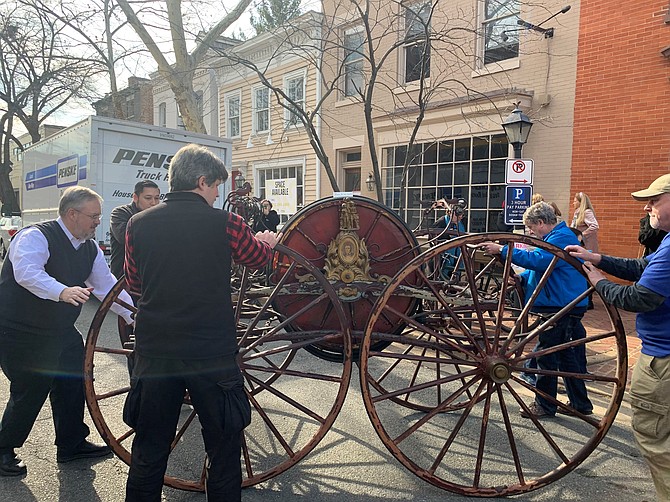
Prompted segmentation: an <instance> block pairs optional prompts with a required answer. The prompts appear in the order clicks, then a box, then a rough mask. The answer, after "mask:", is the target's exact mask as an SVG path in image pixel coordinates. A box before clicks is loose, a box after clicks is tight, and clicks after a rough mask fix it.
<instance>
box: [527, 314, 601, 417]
mask: <svg viewBox="0 0 670 502" xmlns="http://www.w3.org/2000/svg"><path fill="white" fill-rule="evenodd" d="M581 321H582V315H568V316H564V317H563V318H562V319H560V320H559V321H558V322H557V323H556V325H555V326H554V327H552V328H551V329H549V330H547V331H545V332H543V333H540V336H539V342H538V344H537V350H543V349H547V348H550V347H554V346H556V345H560V344H563V343H567V342H569V341H571V340H572V339H573V333H574V332H579V326H581ZM581 329H584V328H583V326H582V327H581ZM577 336H579V334H578V335H577ZM536 359H537V367H538V368H539V369H542V370H549V371H556V370H560V371H565V372H568V373H584V372H585V371H582V369H581V368H580V364H579V362H578V361H577V354H576V353H575V350H573V349H565V350H561V351H558V352H554V353H551V354H545V355H543V356H539V357H537V358H536ZM535 387H536V388H537V389H538V390H541V391H542V392H545V393H546V394H548V395H550V396H552V397H554V398H555V397H556V391H557V387H558V378H557V377H556V376H554V375H537V382H536V384H535ZM565 390H566V392H567V394H568V398H569V399H570V404H571V405H572V407H573V408H575V409H576V410H577V411H579V412H589V411H593V405H592V404H591V401H590V400H589V397H588V394H587V392H586V384H585V383H584V380H581V379H579V378H565ZM535 401H536V402H537V403H538V404H539V405H540V406H542V408H544V409H545V410H546V411H547V412H548V413H551V414H554V413H556V404H555V403H553V402H550V401H549V400H547V399H545V398H544V397H542V396H540V395H538V396H536V398H535Z"/></svg>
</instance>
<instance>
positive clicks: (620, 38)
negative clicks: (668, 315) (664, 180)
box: [571, 0, 670, 257]
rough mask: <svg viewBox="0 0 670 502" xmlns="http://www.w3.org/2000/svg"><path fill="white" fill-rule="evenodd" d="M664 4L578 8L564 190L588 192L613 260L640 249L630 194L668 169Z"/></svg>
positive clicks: (669, 32)
mask: <svg viewBox="0 0 670 502" xmlns="http://www.w3.org/2000/svg"><path fill="white" fill-rule="evenodd" d="M669 3H670V2H669V1H668V0H636V1H635V2H616V3H615V4H613V3H612V2H582V4H581V19H580V28H579V54H578V58H577V84H576V95H575V123H574V129H573V150H572V180H571V192H572V194H574V193H576V192H579V191H583V192H585V193H587V194H588V195H589V197H590V198H591V200H592V202H593V205H594V208H595V212H596V216H597V218H598V222H599V224H600V233H599V239H600V248H601V250H602V251H603V252H604V253H607V254H612V255H615V256H628V257H634V256H637V254H638V252H639V246H638V242H637V233H638V225H639V219H640V217H641V216H643V214H644V211H643V205H642V204H641V203H639V202H635V201H634V200H633V199H632V198H631V196H630V192H632V191H634V190H639V189H641V188H646V187H647V186H648V185H649V183H650V182H651V181H652V180H653V179H655V178H656V177H658V176H660V175H662V174H666V173H668V172H670V80H669V79H670V14H669Z"/></svg>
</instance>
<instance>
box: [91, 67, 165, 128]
mask: <svg viewBox="0 0 670 502" xmlns="http://www.w3.org/2000/svg"><path fill="white" fill-rule="evenodd" d="M152 88H153V84H152V83H151V80H149V79H146V78H140V77H130V78H129V79H128V87H125V88H123V89H120V90H119V91H118V92H117V93H116V96H114V95H113V94H111V93H110V94H107V95H106V96H105V97H104V98H102V99H100V100H98V101H96V102H95V103H91V105H92V106H93V108H95V114H96V115H98V116H101V117H110V118H117V119H122V120H132V121H134V122H143V123H145V124H153V122H154V102H153V94H152ZM114 98H117V99H114Z"/></svg>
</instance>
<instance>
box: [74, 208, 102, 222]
mask: <svg viewBox="0 0 670 502" xmlns="http://www.w3.org/2000/svg"><path fill="white" fill-rule="evenodd" d="M75 211H77V212H78V213H80V214H83V215H84V216H88V217H89V218H91V219H92V220H93V221H100V217H101V216H102V214H100V213H98V214H88V213H85V212H84V211H80V210H79V209H75Z"/></svg>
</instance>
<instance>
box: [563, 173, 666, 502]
mask: <svg viewBox="0 0 670 502" xmlns="http://www.w3.org/2000/svg"><path fill="white" fill-rule="evenodd" d="M631 195H632V196H633V198H634V199H635V200H638V201H642V202H645V203H646V205H645V206H644V210H645V211H646V212H647V213H649V223H650V224H651V226H652V228H656V229H660V230H665V231H670V174H665V175H663V176H661V177H660V178H657V179H656V180H655V181H654V182H653V183H652V184H651V185H649V188H647V189H645V190H640V191H638V192H633V193H632V194H631ZM565 249H566V251H568V252H570V254H571V255H572V256H574V257H576V258H580V259H582V260H584V261H585V263H584V270H585V271H586V273H587V275H588V278H589V281H590V282H591V284H593V285H594V286H595V287H596V290H597V291H598V292H599V293H600V295H601V296H602V297H603V298H604V299H605V301H606V302H608V303H611V304H612V305H614V306H616V307H618V308H621V309H623V310H628V311H630V312H638V315H637V319H636V330H637V334H638V336H639V337H640V340H641V341H642V351H641V352H642V353H641V354H640V359H639V360H638V362H637V364H636V365H635V369H634V370H633V378H632V381H631V387H630V403H631V406H632V409H633V424H632V425H633V430H634V431H635V439H636V441H637V444H638V447H639V449H640V451H641V452H642V455H643V456H644V458H645V459H646V461H647V464H648V465H649V469H650V471H651V476H652V479H653V480H654V485H655V487H656V492H657V494H658V500H660V501H666V502H667V501H670V238H668V236H666V237H665V238H664V239H663V241H662V242H661V245H660V246H659V248H658V249H657V250H656V252H654V253H651V254H650V255H648V256H645V257H643V258H638V259H632V258H613V257H611V256H605V255H601V254H599V253H589V252H588V251H587V250H585V249H584V248H582V247H579V246H568V247H566V248H565ZM596 267H598V268H596ZM601 270H602V271H603V272H606V273H608V274H610V275H613V276H615V277H618V278H620V279H625V280H628V281H634V283H633V284H632V285H630V286H623V285H621V284H616V283H614V282H612V281H609V280H607V279H606V278H605V276H604V275H603V274H602V273H601Z"/></svg>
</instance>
